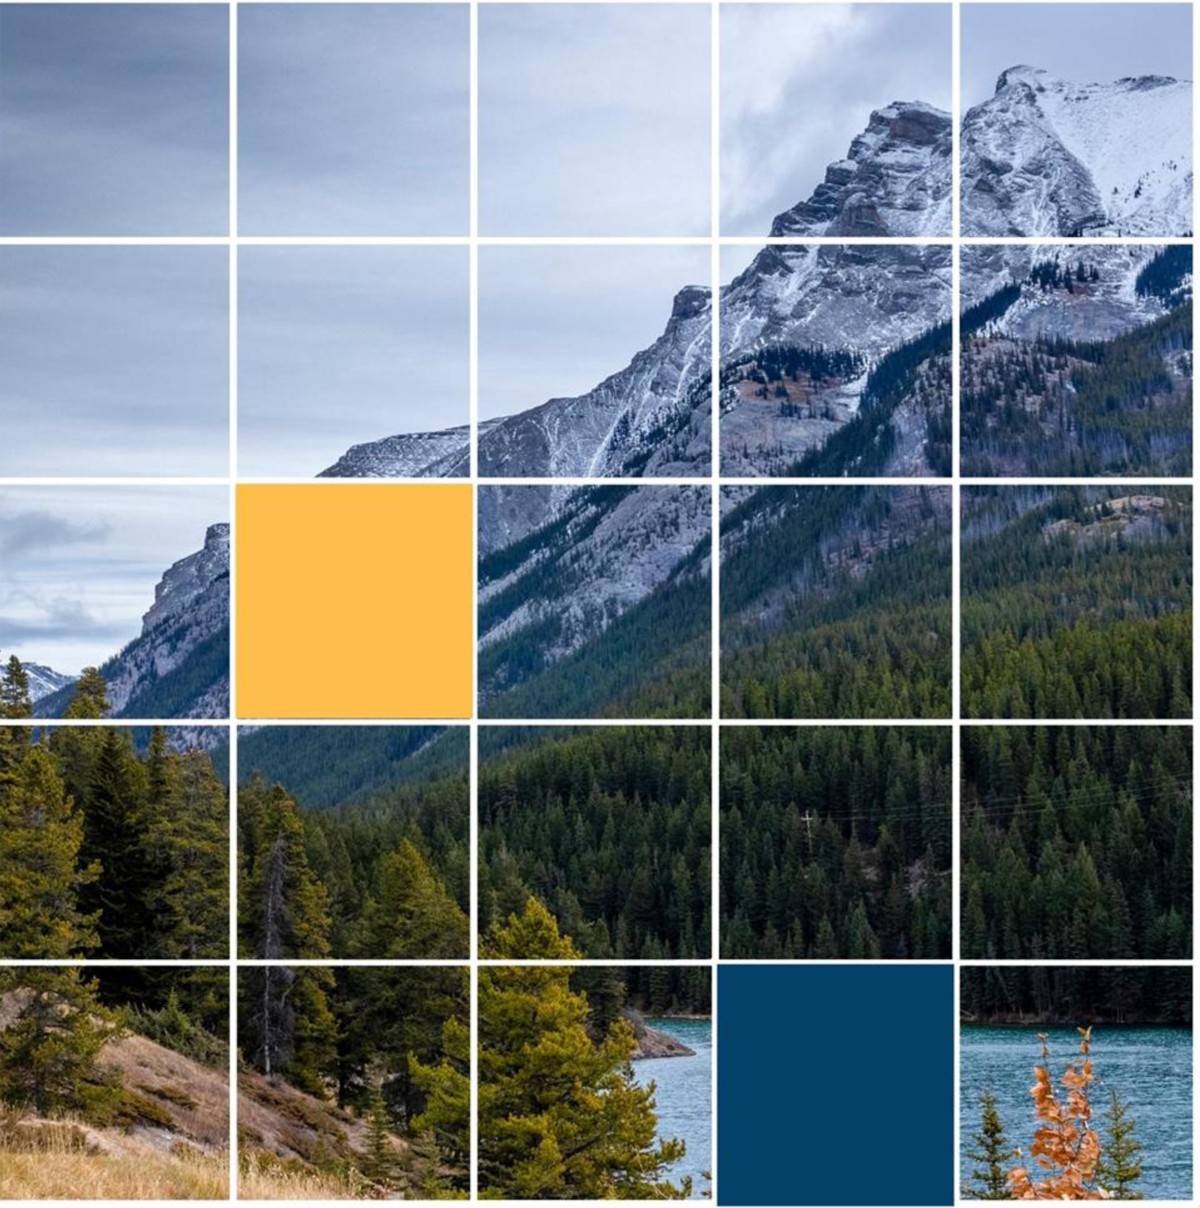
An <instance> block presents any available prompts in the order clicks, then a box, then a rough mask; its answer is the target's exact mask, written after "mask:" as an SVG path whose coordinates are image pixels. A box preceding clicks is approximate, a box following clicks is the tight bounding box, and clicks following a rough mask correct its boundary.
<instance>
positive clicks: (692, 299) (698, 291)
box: [670, 285, 712, 323]
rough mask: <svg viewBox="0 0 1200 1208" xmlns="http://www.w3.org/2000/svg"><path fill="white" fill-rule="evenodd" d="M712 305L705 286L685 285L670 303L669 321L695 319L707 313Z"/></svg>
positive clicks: (677, 321)
mask: <svg viewBox="0 0 1200 1208" xmlns="http://www.w3.org/2000/svg"><path fill="white" fill-rule="evenodd" d="M711 305H712V295H711V294H710V293H709V290H708V288H707V287H706V286H703V285H685V286H684V287H683V289H681V290H680V291H679V292H678V293H677V294H676V295H675V298H674V301H673V302H672V303H671V320H670V321H671V322H673V323H679V322H684V321H686V320H687V319H697V318H699V317H700V316H701V315H704V314H707V313H708V310H709V307H710V306H711Z"/></svg>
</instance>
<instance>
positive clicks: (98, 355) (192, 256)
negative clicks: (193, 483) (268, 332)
mask: <svg viewBox="0 0 1200 1208" xmlns="http://www.w3.org/2000/svg"><path fill="white" fill-rule="evenodd" d="M228 466H229V254H228V252H227V251H226V250H225V249H224V248H221V247H6V248H3V249H0V474H4V475H6V476H9V477H25V478H41V477H45V478H52V477H60V478H62V477H106V476H113V477H135V476H139V475H141V476H151V477H165V476H171V475H174V476H184V477H214V478H219V477H224V476H225V475H226V474H228V473H229V470H228Z"/></svg>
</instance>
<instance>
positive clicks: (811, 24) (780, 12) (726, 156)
mask: <svg viewBox="0 0 1200 1208" xmlns="http://www.w3.org/2000/svg"><path fill="white" fill-rule="evenodd" d="M950 8H951V6H950V5H949V4H725V5H722V8H721V232H722V234H725V235H766V234H768V233H769V232H770V229H771V220H772V219H773V218H774V217H775V216H776V215H777V214H781V213H783V212H784V211H785V210H789V209H791V208H792V206H794V205H796V204H797V202H800V201H804V200H807V199H808V197H809V196H810V195H811V194H812V191H813V189H815V188H816V187H817V185H818V184H820V183H821V181H822V180H823V179H824V178H825V168H826V167H827V166H828V165H829V164H831V163H833V162H834V161H835V160H839V159H844V158H845V157H846V153H847V151H848V150H849V149H850V143H851V141H852V140H853V139H854V138H855V137H856V136H857V135H859V134H861V133H862V131H863V130H865V129H866V126H867V122H868V120H869V119H870V116H871V112H872V110H875V109H879V108H882V107H883V106H884V105H889V104H891V103H892V102H893V101H925V102H927V103H928V104H930V105H936V106H937V107H938V108H940V109H945V110H946V111H947V112H949V111H950V108H951V98H952V80H951V66H952V64H951V37H950V34H951V30H950Z"/></svg>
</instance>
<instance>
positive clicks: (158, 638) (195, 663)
mask: <svg viewBox="0 0 1200 1208" xmlns="http://www.w3.org/2000/svg"><path fill="white" fill-rule="evenodd" d="M100 672H101V674H102V675H103V676H104V680H105V682H106V684H107V685H108V702H109V712H110V715H111V716H113V717H135V718H136V717H146V718H159V717H163V718H173V717H180V718H186V717H200V718H207V717H227V716H228V715H229V525H228V524H213V525H210V526H209V528H208V531H207V533H206V534H205V537H204V545H203V547H202V548H201V549H199V550H197V551H196V552H195V553H194V554H189V555H188V556H187V557H186V558H181V559H180V560H179V561H178V562H176V563H175V564H174V565H173V566H171V567H170V568H169V569H168V570H167V571H166V572H165V573H164V574H163V577H162V579H160V580H159V582H158V585H157V586H156V587H155V589H154V603H153V604H152V605H151V606H150V608H149V609H148V610H147V611H146V613H145V615H144V616H143V618H142V632H141V633H140V634H139V635H138V636H137V637H136V638H134V639H133V641H132V642H130V643H129V644H128V645H127V646H126V647H125V648H124V650H122V651H121V652H120V653H119V654H116V655H114V656H113V657H112V658H110V659H109V660H108V661H107V662H106V663H105V664H104V665H103V666H102V667H101V668H100ZM71 694H72V690H71V688H70V686H68V687H66V688H63V689H60V690H59V691H58V692H55V693H53V694H51V695H49V696H46V697H43V698H42V700H40V701H38V702H37V704H36V705H35V709H34V711H35V713H36V714H37V715H38V716H41V717H60V716H62V713H63V711H64V710H65V709H66V707H67V705H68V704H69V703H70V698H71Z"/></svg>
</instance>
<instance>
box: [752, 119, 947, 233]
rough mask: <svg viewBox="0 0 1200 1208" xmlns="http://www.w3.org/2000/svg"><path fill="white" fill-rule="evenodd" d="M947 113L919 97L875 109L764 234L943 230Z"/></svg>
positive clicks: (927, 231)
mask: <svg viewBox="0 0 1200 1208" xmlns="http://www.w3.org/2000/svg"><path fill="white" fill-rule="evenodd" d="M950 155H951V125H950V115H949V114H948V113H946V112H945V111H944V110H941V109H935V108H934V107H933V106H932V105H927V104H925V103H924V102H923V101H896V102H895V103H894V104H891V105H887V106H885V107H884V108H883V109H876V110H875V112H874V113H872V114H871V120H870V122H869V123H868V125H867V128H866V130H864V131H863V132H862V133H861V134H860V135H858V137H857V138H855V140H854V141H853V142H852V143H851V144H850V150H849V153H848V154H847V156H846V158H845V159H842V160H838V161H837V162H835V163H832V164H830V165H829V167H828V168H826V169H825V179H824V180H823V181H822V182H821V183H820V184H819V185H818V186H817V187H816V189H815V190H814V191H813V195H812V196H811V197H810V198H809V199H808V200H807V201H802V202H800V203H799V204H798V205H796V206H794V207H793V208H792V209H790V210H788V211H786V212H785V213H783V214H780V215H779V216H778V217H777V218H776V219H775V221H774V222H773V223H772V224H771V234H772V236H794V235H799V236H805V235H851V236H885V235H931V236H937V235H949V234H950V221H951V219H950V193H951V171H950Z"/></svg>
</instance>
